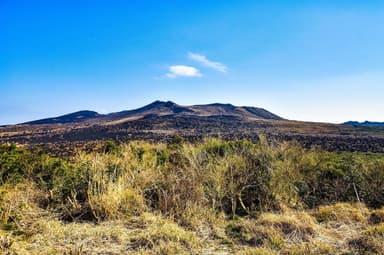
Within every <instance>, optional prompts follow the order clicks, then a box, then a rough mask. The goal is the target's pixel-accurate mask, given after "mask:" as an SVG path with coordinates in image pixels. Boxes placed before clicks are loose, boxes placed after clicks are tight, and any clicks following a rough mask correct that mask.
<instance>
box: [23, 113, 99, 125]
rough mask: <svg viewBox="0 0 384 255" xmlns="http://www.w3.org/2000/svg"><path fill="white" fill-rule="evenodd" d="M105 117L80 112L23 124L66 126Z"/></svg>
mask: <svg viewBox="0 0 384 255" xmlns="http://www.w3.org/2000/svg"><path fill="white" fill-rule="evenodd" d="M100 116H103V115H101V114H99V113H97V112H94V111H78V112H74V113H69V114H65V115H62V116H58V117H53V118H46V119H40V120H34V121H30V122H25V123H23V124H33V125H36V124H60V123H61V124H64V123H78V122H82V121H85V120H89V119H94V118H97V117H100Z"/></svg>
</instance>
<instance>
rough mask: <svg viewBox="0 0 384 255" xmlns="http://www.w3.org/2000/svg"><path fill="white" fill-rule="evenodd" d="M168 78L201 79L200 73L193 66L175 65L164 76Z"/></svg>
mask: <svg viewBox="0 0 384 255" xmlns="http://www.w3.org/2000/svg"><path fill="white" fill-rule="evenodd" d="M165 76H166V77H168V78H177V77H201V76H202V74H201V73H200V71H199V70H198V69H197V68H195V67H193V66H184V65H175V66H170V67H169V73H167V74H165Z"/></svg>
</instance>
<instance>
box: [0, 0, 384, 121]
mask: <svg viewBox="0 0 384 255" xmlns="http://www.w3.org/2000/svg"><path fill="white" fill-rule="evenodd" d="M383 45H384V1H375V0H370V1H362V0H361V1H354V0H349V1H338V0H332V1H327V0H323V1H309V0H308V1H305V0H303V1H298V0H296V1H294V0H291V1H256V0H253V1H235V0H232V1H230V0H222V1H209V0H204V1H200V0H194V1H181V0H173V1H145V0H142V1H132V0H131V1H114V0H109V1H97V0H93V1H90V0H89V1H80V0H78V1H74V0H67V1H64V0H63V1H54V0H46V1H42V0H35V1H21V0H0V95H1V98H0V124H12V123H19V122H23V121H27V120H33V119H38V118H43V117H49V116H56V115H60V114H65V113H69V112H73V111H77V110H83V109H90V110H96V111H99V112H102V113H106V112H113V111H120V110H124V109H132V108H136V107H140V106H143V105H145V104H148V103H150V102H152V101H154V100H158V99H159V100H172V101H175V102H176V103H179V104H183V105H190V104H203V103H213V102H222V103H232V104H235V105H252V106H258V107H263V108H266V109H268V110H270V111H272V112H274V113H276V114H279V115H281V116H283V117H285V118H288V119H295V120H307V121H322V122H335V123H338V122H343V121H347V120H360V121H362V120H372V121H384V116H383V112H384V100H383V96H384V48H383Z"/></svg>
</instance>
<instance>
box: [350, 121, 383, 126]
mask: <svg viewBox="0 0 384 255" xmlns="http://www.w3.org/2000/svg"><path fill="white" fill-rule="evenodd" d="M343 125H349V126H354V127H384V122H372V121H364V122H358V121H347V122H344V123H343Z"/></svg>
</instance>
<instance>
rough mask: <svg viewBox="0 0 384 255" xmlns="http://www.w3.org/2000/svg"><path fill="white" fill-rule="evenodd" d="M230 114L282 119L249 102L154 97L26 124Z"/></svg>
mask: <svg viewBox="0 0 384 255" xmlns="http://www.w3.org/2000/svg"><path fill="white" fill-rule="evenodd" d="M167 115H173V116H201V117H207V116H228V117H238V118H242V119H268V120H283V118H281V117H280V116H278V115H276V114H273V113H271V112H269V111H267V110H265V109H262V108H256V107H250V106H240V107H239V106H234V105H231V104H219V103H215V104H206V105H192V106H182V105H178V104H176V103H174V102H171V101H166V102H164V101H155V102H153V103H151V104H148V105H146V106H144V107H141V108H138V109H134V110H126V111H121V112H114V113H110V114H106V115H103V114H99V113H97V112H94V111H79V112H75V113H70V114H66V115H63V116H59V117H54V118H47V119H41V120H35V121H31V122H26V123H23V124H33V125H36V124H65V123H79V122H97V123H108V122H116V121H117V122H119V123H121V122H124V121H130V120H134V119H139V118H143V117H148V116H167Z"/></svg>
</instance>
